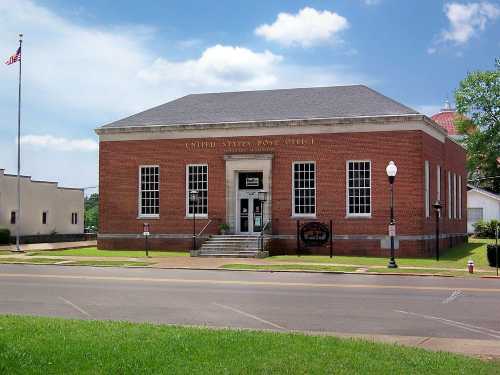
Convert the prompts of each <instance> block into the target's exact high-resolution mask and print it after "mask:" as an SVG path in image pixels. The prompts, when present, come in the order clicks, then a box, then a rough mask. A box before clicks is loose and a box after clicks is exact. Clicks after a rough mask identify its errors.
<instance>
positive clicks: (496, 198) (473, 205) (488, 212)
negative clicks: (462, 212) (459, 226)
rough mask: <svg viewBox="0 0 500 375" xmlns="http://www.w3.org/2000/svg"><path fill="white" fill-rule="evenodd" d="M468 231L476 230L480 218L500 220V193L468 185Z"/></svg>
mask: <svg viewBox="0 0 500 375" xmlns="http://www.w3.org/2000/svg"><path fill="white" fill-rule="evenodd" d="M467 188H468V191H467V231H468V232H469V233H472V232H474V226H473V224H474V223H477V222H478V221H479V220H484V221H490V220H493V219H495V220H500V195H497V194H494V193H490V192H489V191H486V190H483V189H480V188H477V187H474V186H470V185H469V186H467Z"/></svg>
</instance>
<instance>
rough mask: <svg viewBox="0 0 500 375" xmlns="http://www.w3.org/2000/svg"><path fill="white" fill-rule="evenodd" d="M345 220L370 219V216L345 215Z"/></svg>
mask: <svg viewBox="0 0 500 375" xmlns="http://www.w3.org/2000/svg"><path fill="white" fill-rule="evenodd" d="M345 218H346V219H371V218H372V215H371V214H367V215H359V214H358V215H356V214H347V215H345Z"/></svg>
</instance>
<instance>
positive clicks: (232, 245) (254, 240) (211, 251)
mask: <svg viewBox="0 0 500 375" xmlns="http://www.w3.org/2000/svg"><path fill="white" fill-rule="evenodd" d="M267 241H268V240H267V238H266V237H264V248H265V245H266V244H267ZM259 250H260V236H259V235H258V234H257V235H246V234H226V235H214V236H210V238H209V239H208V240H207V241H205V243H204V244H203V245H202V246H201V247H200V248H199V249H198V250H196V251H194V252H193V251H192V252H191V256H201V257H227V258H262V257H266V256H268V255H269V253H268V252H267V251H264V252H261V251H259Z"/></svg>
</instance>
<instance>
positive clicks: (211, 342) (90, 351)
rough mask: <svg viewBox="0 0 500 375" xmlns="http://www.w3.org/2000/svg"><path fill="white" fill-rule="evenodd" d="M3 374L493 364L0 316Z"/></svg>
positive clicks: (391, 349) (381, 347)
mask: <svg viewBox="0 0 500 375" xmlns="http://www.w3.org/2000/svg"><path fill="white" fill-rule="evenodd" d="M0 332H2V334H1V335H0V373H5V374H402V373H404V374H446V375H448V374H458V373H460V374H476V375H479V374H499V369H500V368H499V363H498V362H486V361H482V360H479V359H474V358H468V357H464V356H460V355H455V354H450V353H444V352H438V353H435V352H428V351H425V350H422V349H415V348H408V347H402V346H396V345H391V344H378V343H373V342H368V341H363V340H357V339H356V340H355V339H340V338H335V337H328V336H307V335H302V334H296V333H294V334H290V333H274V332H256V331H238V330H229V329H227V330H211V329H203V328H184V327H172V326H162V325H152V324H138V323H126V322H109V321H76V320H64V319H55V318H35V317H21V316H0Z"/></svg>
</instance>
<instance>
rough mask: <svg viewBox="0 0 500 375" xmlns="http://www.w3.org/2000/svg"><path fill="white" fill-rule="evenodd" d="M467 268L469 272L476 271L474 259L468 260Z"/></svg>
mask: <svg viewBox="0 0 500 375" xmlns="http://www.w3.org/2000/svg"><path fill="white" fill-rule="evenodd" d="M467 268H468V269H469V273H474V261H473V260H472V259H469V261H468V262H467Z"/></svg>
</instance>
